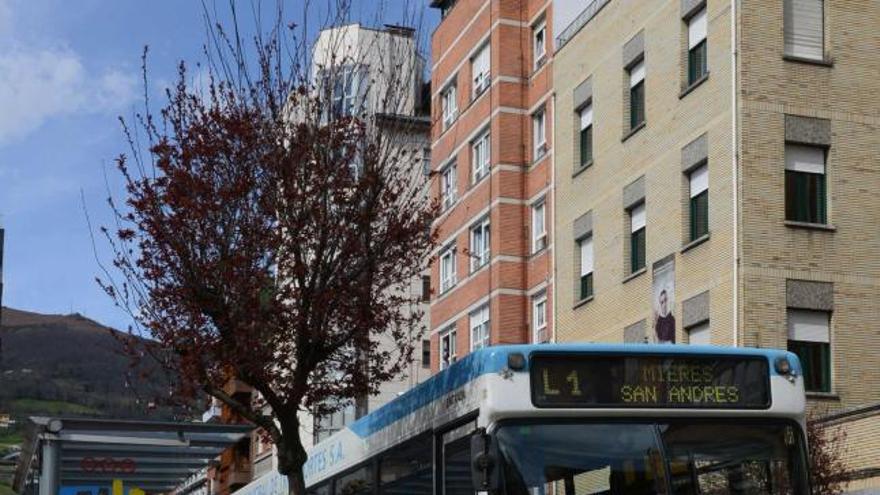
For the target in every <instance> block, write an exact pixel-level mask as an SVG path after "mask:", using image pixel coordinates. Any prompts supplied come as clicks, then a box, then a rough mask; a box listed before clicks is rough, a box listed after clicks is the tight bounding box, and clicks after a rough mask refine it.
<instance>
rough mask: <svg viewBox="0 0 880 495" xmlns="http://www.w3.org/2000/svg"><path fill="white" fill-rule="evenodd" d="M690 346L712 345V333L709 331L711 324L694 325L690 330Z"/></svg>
mask: <svg viewBox="0 0 880 495" xmlns="http://www.w3.org/2000/svg"><path fill="white" fill-rule="evenodd" d="M688 344H691V345H711V344H712V332H711V331H710V330H709V322H708V321H707V322H704V323H700V324H699V325H694V326H692V327H691V328H689V329H688Z"/></svg>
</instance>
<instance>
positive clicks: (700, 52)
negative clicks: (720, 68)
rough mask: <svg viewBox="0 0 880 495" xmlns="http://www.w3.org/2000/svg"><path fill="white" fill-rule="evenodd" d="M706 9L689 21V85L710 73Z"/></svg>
mask: <svg viewBox="0 0 880 495" xmlns="http://www.w3.org/2000/svg"><path fill="white" fill-rule="evenodd" d="M707 23H708V21H707V18H706V8H705V7H703V8H702V9H701V10H700V11H699V12H697V13H696V14H694V15H693V16H692V17H691V18H690V19H688V85H689V86H690V85H691V84H694V83H695V82H697V81H698V80H700V78H702V77H703V76H705V75H706V73H708V72H709V69H708V60H707V59H708V53H709V48H708V45H707V41H706V35H707V30H708V25H707Z"/></svg>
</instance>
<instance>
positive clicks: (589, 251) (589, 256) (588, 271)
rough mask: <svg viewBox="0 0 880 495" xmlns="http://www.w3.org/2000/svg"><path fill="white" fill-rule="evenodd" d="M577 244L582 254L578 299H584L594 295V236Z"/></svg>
mask: <svg viewBox="0 0 880 495" xmlns="http://www.w3.org/2000/svg"><path fill="white" fill-rule="evenodd" d="M577 244H578V251H579V252H580V256H581V269H580V279H579V280H580V283H579V288H578V300H581V301H583V300H584V299H587V298H589V297H592V296H593V236H592V235H591V236H589V237H585V238H583V239H581V240H580V241H578V243H577Z"/></svg>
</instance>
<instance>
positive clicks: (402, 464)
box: [379, 434, 434, 495]
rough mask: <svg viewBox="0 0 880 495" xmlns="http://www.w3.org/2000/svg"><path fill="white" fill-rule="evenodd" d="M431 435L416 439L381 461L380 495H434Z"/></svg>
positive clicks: (384, 456) (383, 457) (393, 450)
mask: <svg viewBox="0 0 880 495" xmlns="http://www.w3.org/2000/svg"><path fill="white" fill-rule="evenodd" d="M432 451H433V446H432V443H431V435H430V434H425V435H421V436H419V437H416V438H414V439H412V440H410V441H408V442H406V443H404V444H402V445H400V446H399V447H397V448H394V449H391V450H390V451H389V452H388V453H386V454H385V455H383V456H382V457H381V458H380V459H379V493H382V494H386V493H388V494H404V493H405V494H407V495H433V493H434V476H433V472H434V469H433V458H432V455H431V453H432Z"/></svg>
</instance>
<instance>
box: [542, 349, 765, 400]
mask: <svg viewBox="0 0 880 495" xmlns="http://www.w3.org/2000/svg"><path fill="white" fill-rule="evenodd" d="M530 363H531V364H530V367H531V380H532V386H531V388H532V403H533V404H535V406H537V407H585V408H589V407H596V408H602V407H604V408H612V407H620V408H626V407H642V408H699V409H702V408H712V409H719V408H723V409H764V408H768V407H770V383H769V365H768V362H767V360H766V358H763V357H757V356H756V357H742V356H739V357H731V356H654V355H644V356H632V355H629V356H608V355H579V356H572V355H543V356H542V355H536V356H532V358H531V360H530Z"/></svg>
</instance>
